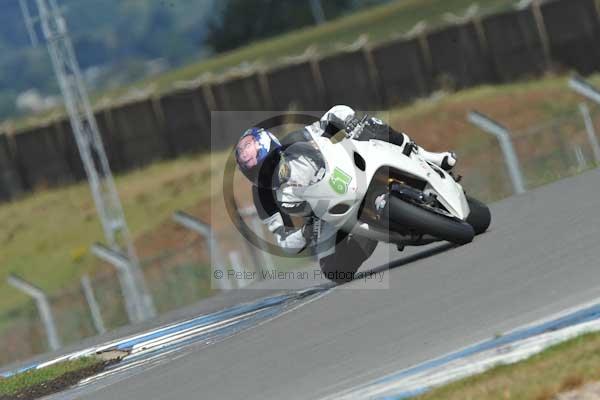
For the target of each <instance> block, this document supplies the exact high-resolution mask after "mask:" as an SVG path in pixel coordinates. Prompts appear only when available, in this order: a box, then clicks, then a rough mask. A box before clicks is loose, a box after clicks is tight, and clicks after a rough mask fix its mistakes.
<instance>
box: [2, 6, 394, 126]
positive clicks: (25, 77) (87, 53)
mask: <svg viewBox="0 0 600 400" xmlns="http://www.w3.org/2000/svg"><path fill="white" fill-rule="evenodd" d="M27 1H28V2H29V4H30V10H31V11H32V12H33V11H34V8H35V7H34V0H27ZM57 1H58V3H59V5H60V6H61V8H63V9H64V14H65V16H66V18H67V24H68V26H69V30H70V32H71V37H72V39H73V43H74V46H75V50H76V53H77V57H78V60H79V62H80V65H81V67H82V69H83V70H84V72H85V77H86V80H87V83H88V85H89V86H91V89H92V90H94V89H98V90H99V91H101V90H106V89H112V88H118V87H121V86H124V85H127V84H129V83H132V82H133V81H139V80H141V79H144V78H147V77H149V76H152V75H154V74H158V73H160V72H163V71H164V70H165V69H171V68H173V67H178V66H181V65H184V64H189V63H191V62H192V61H196V60H198V59H200V58H202V57H203V56H206V55H210V54H211V53H212V52H213V50H214V52H222V51H227V50H231V49H234V48H237V47H240V46H244V45H246V44H248V43H250V42H254V41H257V40H260V39H264V38H267V37H272V36H277V35H279V34H280V33H283V32H287V31H290V30H294V29H298V28H302V27H305V26H307V25H312V24H314V18H313V14H312V13H311V7H310V4H311V1H310V0H57ZM388 1H390V0H321V3H322V5H323V10H324V14H325V16H326V17H327V19H333V18H336V17H339V16H341V15H344V14H348V13H352V12H354V11H356V10H357V9H360V8H363V7H367V6H370V5H374V4H380V3H385V2H388ZM396 1H404V0H396ZM38 31H39V27H38ZM39 36H41V33H39ZM32 89H33V90H32ZM58 94H59V93H58V87H57V83H56V80H55V78H54V75H53V71H52V67H51V64H50V60H49V57H48V55H47V51H46V48H45V46H44V45H42V46H40V47H39V48H37V49H34V48H32V47H31V44H30V41H29V36H28V35H27V30H26V28H25V24H24V22H23V17H22V15H21V9H20V6H19V0H0V122H1V121H2V120H3V119H6V118H8V117H15V116H19V115H22V114H26V113H28V112H29V111H28V110H29V109H30V108H36V106H35V105H39V107H43V106H44V105H48V106H49V107H51V106H52V105H53V104H56V102H57V101H58V99H51V98H49V97H50V96H57V95H58ZM18 97H19V104H20V105H21V107H23V109H18V107H17V106H16V101H17V98H18Z"/></svg>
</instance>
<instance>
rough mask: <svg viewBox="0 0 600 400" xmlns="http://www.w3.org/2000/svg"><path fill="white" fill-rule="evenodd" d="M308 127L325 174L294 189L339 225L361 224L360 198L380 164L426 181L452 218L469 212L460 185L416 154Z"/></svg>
mask: <svg viewBox="0 0 600 400" xmlns="http://www.w3.org/2000/svg"><path fill="white" fill-rule="evenodd" d="M309 131H310V132H311V135H312V136H313V139H314V141H315V143H316V145H317V146H318V147H319V150H320V151H321V153H322V154H323V157H324V159H325V161H326V172H325V176H324V177H323V179H321V180H320V181H319V182H317V183H314V184H312V185H309V186H306V187H302V188H294V189H293V191H294V192H295V193H294V194H295V195H296V196H298V197H300V198H302V199H304V200H305V201H308V202H309V203H310V205H311V207H312V210H313V212H314V213H315V214H316V215H317V216H318V217H319V218H321V219H322V220H323V221H325V222H327V223H329V224H331V225H333V226H334V227H336V228H337V229H342V228H344V229H345V230H356V229H357V228H359V226H358V225H357V220H358V210H359V208H360V205H361V202H362V200H363V198H364V196H365V194H366V192H367V189H368V188H369V184H370V182H371V179H372V178H373V176H374V174H375V173H376V172H377V171H378V170H379V169H380V168H382V167H391V168H393V169H396V170H399V171H402V172H403V173H404V174H408V175H411V176H413V177H415V178H417V179H419V180H422V181H425V182H427V187H426V189H425V191H426V192H432V193H435V194H436V195H437V198H438V200H439V201H440V203H442V204H443V205H444V207H446V209H447V210H448V211H449V212H450V213H451V214H452V215H453V216H454V217H456V218H459V219H461V220H465V219H466V218H467V216H468V215H469V212H470V210H469V206H468V203H467V200H466V197H465V194H464V191H463V188H462V186H461V185H460V184H458V183H457V182H456V181H455V180H454V179H453V178H452V177H451V176H450V175H448V174H447V173H446V172H445V171H443V170H442V169H439V168H436V169H434V167H432V166H431V165H430V164H429V163H427V162H426V161H425V160H424V159H423V158H421V157H420V156H419V155H418V154H415V153H413V154H411V156H405V155H404V154H403V153H402V147H399V146H396V145H394V144H391V143H387V142H383V141H380V140H370V141H357V140H352V139H345V140H342V141H339V142H337V143H333V142H332V141H331V140H330V139H328V138H325V137H321V136H320V134H318V133H317V132H313V131H311V130H309ZM355 153H357V154H358V155H360V157H362V159H364V161H365V167H366V168H365V170H364V171H362V170H361V169H360V168H359V167H357V165H356V164H355ZM359 164H360V163H359ZM442 176H443V178H442ZM335 206H338V207H336V208H334V207H335ZM359 225H360V224H359Z"/></svg>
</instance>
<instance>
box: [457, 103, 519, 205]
mask: <svg viewBox="0 0 600 400" xmlns="http://www.w3.org/2000/svg"><path fill="white" fill-rule="evenodd" d="M467 119H468V120H469V122H471V123H472V124H473V125H475V126H478V127H479V128H481V129H483V130H484V131H486V132H488V133H490V134H492V135H494V136H495V137H496V138H497V139H498V142H500V147H501V148H502V154H503V155H504V162H505V164H506V168H507V169H508V173H509V176H510V180H511V182H512V186H513V190H514V192H515V193H516V194H520V193H523V192H525V190H526V189H525V184H524V179H523V173H522V171H521V166H520V164H519V159H518V158H517V154H516V152H515V149H514V147H513V144H512V140H511V137H510V133H509V131H508V129H506V128H505V127H504V126H502V125H500V124H499V123H497V122H496V121H494V120H492V119H491V118H488V117H486V116H485V115H483V114H481V113H478V112H476V111H471V112H469V114H468V116H467Z"/></svg>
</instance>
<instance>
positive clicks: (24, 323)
mask: <svg viewBox="0 0 600 400" xmlns="http://www.w3.org/2000/svg"><path fill="white" fill-rule="evenodd" d="M142 269H143V272H144V276H145V277H146V280H147V283H148V287H149V289H150V292H151V294H152V297H153V299H154V301H155V304H156V307H157V311H158V312H160V313H163V312H167V311H170V310H174V309H177V308H180V307H182V306H185V305H188V304H192V303H194V302H196V301H198V300H200V299H202V298H204V297H207V296H208V295H210V293H211V288H210V263H209V256H208V254H207V251H206V248H205V245H204V243H203V242H202V240H201V238H198V239H195V240H193V241H191V242H189V243H183V244H182V245H181V246H179V247H176V248H171V249H169V250H166V251H163V252H161V253H159V254H157V255H156V256H155V257H153V258H150V259H146V260H144V261H142ZM107 270H108V268H107ZM90 280H91V286H92V288H93V292H94V297H95V299H96V301H97V303H98V306H99V309H100V314H101V317H102V321H103V324H104V325H105V327H106V328H107V329H113V328H116V327H119V326H124V325H127V324H128V323H129V321H128V318H127V312H126V310H125V304H124V301H123V296H122V293H121V289H120V286H119V283H118V277H117V274H116V272H113V271H110V270H108V272H105V273H102V274H99V275H96V276H93V277H92V278H91V279H90ZM49 301H50V306H51V309H52V314H53V316H54V319H55V323H56V326H57V327H58V335H59V337H60V339H61V341H62V343H63V344H69V343H75V342H77V341H80V340H81V339H83V338H86V337H91V336H94V335H96V334H97V333H98V332H97V327H96V326H95V324H94V320H93V318H92V313H91V311H90V307H89V304H88V301H87V300H86V297H85V294H84V291H83V289H82V287H79V286H76V287H72V288H68V289H65V290H64V291H63V292H61V293H59V294H57V295H54V296H51V297H50V299H49ZM48 349H49V348H48V345H47V340H46V333H45V330H44V326H43V324H42V321H41V319H40V316H39V314H38V311H37V309H36V307H35V304H34V302H33V301H31V302H29V303H27V304H26V305H24V306H22V307H19V308H16V309H13V310H10V311H8V312H5V313H3V314H0V365H2V364H6V363H9V362H13V361H17V360H23V359H25V358H27V357H30V356H32V355H34V354H38V353H42V352H44V351H47V350H48Z"/></svg>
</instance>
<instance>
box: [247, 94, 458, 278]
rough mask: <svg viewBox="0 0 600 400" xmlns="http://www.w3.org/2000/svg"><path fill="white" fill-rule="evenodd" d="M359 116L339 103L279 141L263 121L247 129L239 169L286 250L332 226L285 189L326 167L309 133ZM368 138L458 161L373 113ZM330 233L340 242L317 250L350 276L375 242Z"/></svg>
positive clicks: (338, 274) (446, 164)
mask: <svg viewBox="0 0 600 400" xmlns="http://www.w3.org/2000/svg"><path fill="white" fill-rule="evenodd" d="M358 121H359V120H358V118H357V117H356V113H355V111H354V110H353V109H351V108H350V107H348V106H344V105H337V106H335V107H333V108H332V109H330V110H329V111H327V112H326V113H325V114H324V115H323V117H322V118H321V119H320V120H319V121H317V122H315V123H314V124H312V125H308V126H306V127H305V128H304V129H302V130H299V131H295V132H292V133H290V134H288V135H287V136H285V137H284V138H283V139H282V140H281V141H279V140H277V138H275V136H273V134H271V133H270V132H268V131H266V130H264V129H262V128H260V127H253V128H250V129H248V130H246V131H245V132H244V133H243V134H242V137H241V138H240V140H239V141H238V143H237V145H236V160H237V163H238V166H239V168H240V170H241V172H242V173H243V174H244V175H245V176H246V177H247V178H248V179H249V180H250V182H251V183H252V195H253V200H254V205H255V207H256V209H257V211H258V215H259V217H260V219H261V220H262V221H263V223H264V224H265V225H266V226H267V228H268V229H269V231H271V232H272V233H273V235H274V236H275V239H276V241H277V244H278V246H279V247H280V248H281V249H282V250H283V251H284V252H286V253H288V254H297V253H299V252H301V251H302V250H304V249H305V248H306V247H307V246H311V245H314V244H315V243H311V242H312V241H313V240H314V238H315V236H318V237H320V236H319V235H318V234H316V233H315V225H317V226H318V227H317V228H316V229H317V230H319V232H323V230H326V229H327V228H328V227H327V226H323V225H321V223H320V221H317V220H316V219H315V218H314V215H313V214H312V211H311V209H310V207H309V206H308V203H306V202H304V201H302V199H299V198H297V197H295V196H292V195H289V193H290V192H289V191H286V190H285V189H286V187H290V186H304V185H307V184H310V183H311V182H314V181H315V180H318V179H319V178H320V177H319V174H322V173H323V172H324V166H322V165H319V163H318V162H315V160H316V159H318V157H311V156H310V155H311V152H315V151H318V150H316V149H315V148H314V147H312V146H310V145H308V143H310V140H311V133H313V134H315V133H316V134H318V135H325V136H327V137H332V136H333V135H335V134H336V133H337V132H339V131H340V130H342V129H345V130H346V131H350V130H352V129H354V128H355V127H356V125H357V123H358ZM369 139H379V140H384V141H387V142H390V143H393V144H395V145H398V146H401V147H403V151H404V153H405V154H407V155H408V154H410V152H413V151H418V152H419V154H420V155H421V156H423V157H424V158H425V159H426V160H427V161H430V162H432V163H434V164H436V165H437V166H439V167H440V168H443V169H445V170H447V171H449V170H451V169H452V168H453V167H454V165H455V164H456V156H455V155H454V153H451V152H444V153H431V152H428V151H425V150H424V149H423V148H421V147H419V146H417V145H416V144H415V143H414V142H412V141H411V140H410V138H409V137H408V136H407V135H406V134H404V133H401V132H397V131H395V130H393V129H392V128H391V127H389V126H388V125H386V124H384V123H383V122H382V121H381V120H378V119H376V118H373V117H370V118H367V119H366V120H365V124H364V128H363V130H362V133H361V135H360V138H359V140H369ZM286 150H289V151H286ZM376 206H378V205H376ZM376 208H377V207H376ZM294 216H296V217H302V221H303V225H302V227H300V228H298V227H294V224H293V222H292V219H291V217H294ZM331 234H332V235H334V236H336V242H337V244H336V245H335V246H332V247H331V248H329V249H327V250H326V251H323V252H319V254H318V256H319V263H320V266H321V270H322V271H323V273H324V274H325V276H326V277H327V278H329V279H331V280H333V281H336V282H345V281H348V280H351V279H352V277H353V275H354V272H355V271H356V270H357V269H358V268H359V267H360V265H361V264H362V263H363V262H364V261H366V260H367V258H369V257H370V256H371V254H372V253H373V251H374V250H375V247H376V246H377V242H376V241H374V240H371V239H366V238H360V237H356V236H352V235H347V234H342V233H336V232H332V233H331ZM348 271H350V273H348Z"/></svg>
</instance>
